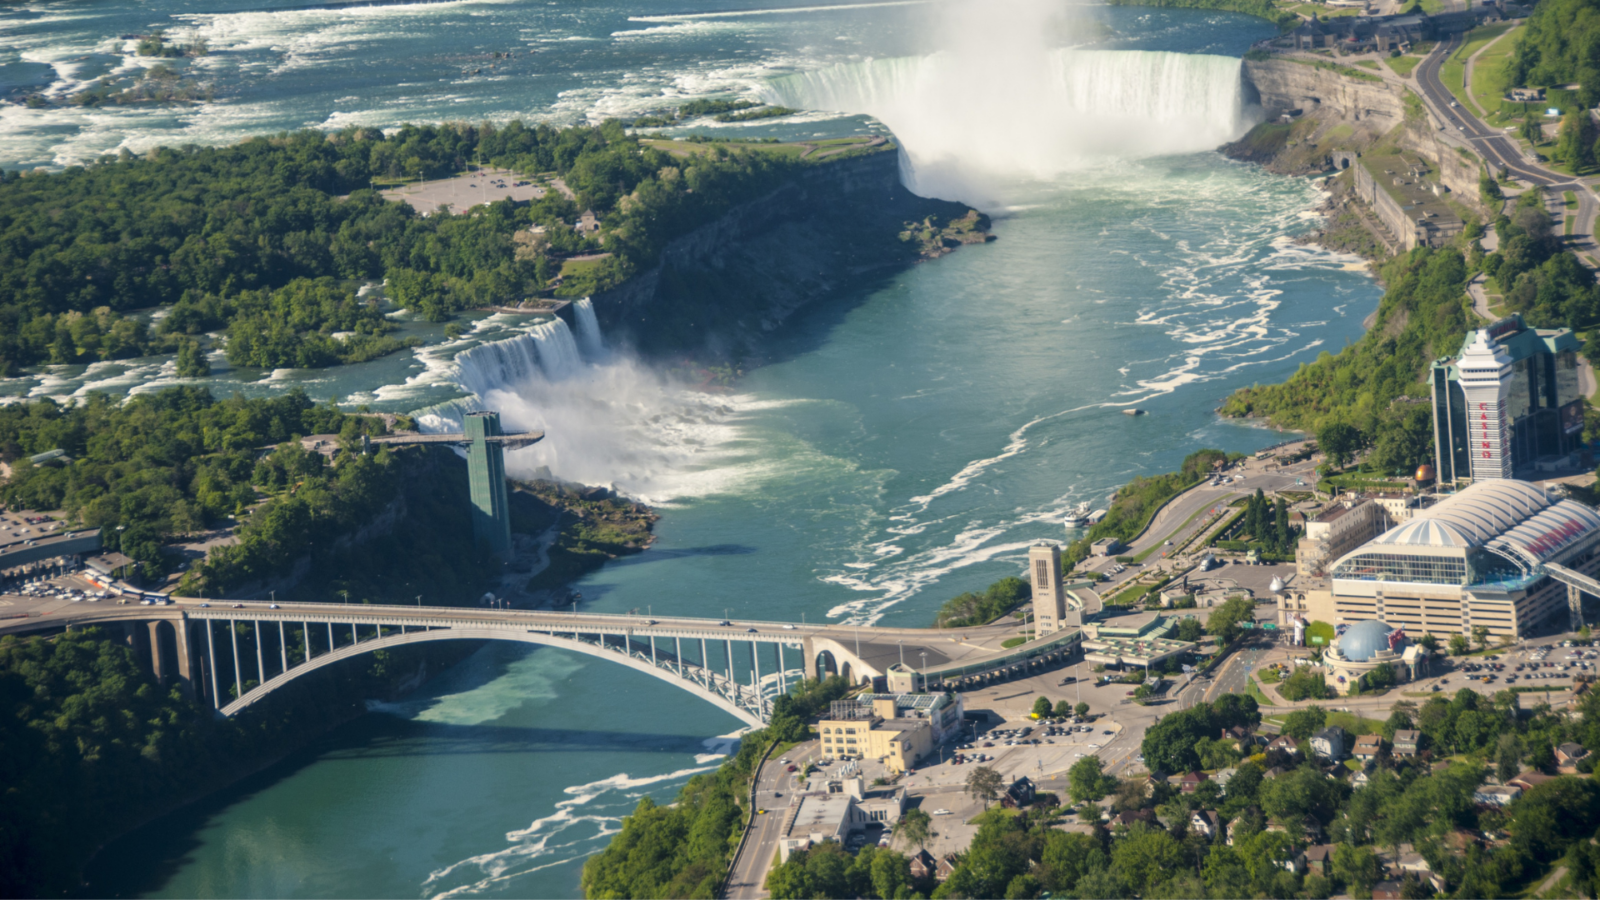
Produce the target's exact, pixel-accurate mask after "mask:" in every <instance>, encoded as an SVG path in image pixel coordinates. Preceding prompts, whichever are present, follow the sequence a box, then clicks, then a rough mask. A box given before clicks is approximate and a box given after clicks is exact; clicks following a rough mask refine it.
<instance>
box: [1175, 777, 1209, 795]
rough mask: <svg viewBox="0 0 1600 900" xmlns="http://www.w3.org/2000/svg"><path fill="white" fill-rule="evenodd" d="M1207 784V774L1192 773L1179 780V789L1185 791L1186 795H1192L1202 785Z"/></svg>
mask: <svg viewBox="0 0 1600 900" xmlns="http://www.w3.org/2000/svg"><path fill="white" fill-rule="evenodd" d="M1205 782H1206V773H1204V772H1190V773H1189V774H1187V775H1185V776H1183V777H1182V778H1180V779H1178V789H1179V790H1181V791H1183V792H1184V793H1185V794H1192V793H1194V792H1195V790H1196V789H1198V788H1199V787H1200V785H1202V784H1204V783H1205Z"/></svg>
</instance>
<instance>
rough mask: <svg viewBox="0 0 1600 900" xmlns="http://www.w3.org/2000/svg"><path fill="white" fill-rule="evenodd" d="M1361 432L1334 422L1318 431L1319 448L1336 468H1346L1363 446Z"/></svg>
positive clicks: (1342, 423) (1347, 425) (1344, 424)
mask: <svg viewBox="0 0 1600 900" xmlns="http://www.w3.org/2000/svg"><path fill="white" fill-rule="evenodd" d="M1362 443H1363V442H1362V438H1361V432H1359V431H1357V430H1356V429H1355V428H1354V427H1353V426H1351V425H1349V424H1346V423H1344V422H1339V421H1332V422H1329V423H1327V424H1326V425H1323V426H1322V427H1321V428H1319V429H1317V446H1318V447H1319V448H1320V449H1321V450H1322V452H1323V453H1324V454H1325V455H1326V456H1327V457H1328V462H1330V463H1332V464H1333V465H1334V467H1335V468H1340V469H1342V468H1344V466H1345V464H1346V463H1348V462H1349V461H1350V460H1351V459H1353V458H1355V455H1356V453H1357V451H1359V450H1360V449H1361V446H1362Z"/></svg>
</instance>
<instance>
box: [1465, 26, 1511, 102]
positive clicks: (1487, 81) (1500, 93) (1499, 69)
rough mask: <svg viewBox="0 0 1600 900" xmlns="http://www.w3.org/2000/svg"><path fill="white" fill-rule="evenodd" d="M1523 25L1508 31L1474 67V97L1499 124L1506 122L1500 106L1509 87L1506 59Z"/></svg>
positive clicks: (1509, 56)
mask: <svg viewBox="0 0 1600 900" xmlns="http://www.w3.org/2000/svg"><path fill="white" fill-rule="evenodd" d="M1521 27H1522V26H1520V25H1519V26H1517V28H1513V29H1512V30H1511V31H1508V32H1506V34H1505V36H1503V37H1502V38H1500V40H1498V41H1496V42H1495V43H1494V46H1492V47H1490V48H1489V49H1488V50H1485V51H1484V53H1483V55H1482V56H1480V57H1478V62H1477V64H1476V65H1474V66H1473V67H1472V74H1473V78H1472V99H1474V100H1476V101H1477V103H1478V105H1479V106H1481V107H1483V109H1484V112H1485V113H1487V114H1488V115H1489V117H1490V118H1491V119H1493V120H1494V124H1497V125H1501V124H1505V123H1504V122H1503V121H1501V119H1502V115H1501V113H1502V110H1501V108H1500V103H1501V100H1502V98H1504V97H1505V93H1506V88H1507V87H1509V85H1507V84H1506V74H1505V67H1506V61H1507V60H1509V59H1510V58H1511V51H1512V50H1513V49H1514V48H1515V47H1516V44H1517V30H1518V29H1520V28H1521Z"/></svg>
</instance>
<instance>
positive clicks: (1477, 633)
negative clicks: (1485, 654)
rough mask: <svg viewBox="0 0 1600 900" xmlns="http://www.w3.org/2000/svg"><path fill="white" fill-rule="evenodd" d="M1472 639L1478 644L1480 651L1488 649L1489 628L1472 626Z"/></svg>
mask: <svg viewBox="0 0 1600 900" xmlns="http://www.w3.org/2000/svg"><path fill="white" fill-rule="evenodd" d="M1472 639H1473V640H1474V641H1477V642H1478V647H1479V648H1480V649H1483V648H1487V647H1488V646H1489V628H1488V626H1486V625H1474V626H1472Z"/></svg>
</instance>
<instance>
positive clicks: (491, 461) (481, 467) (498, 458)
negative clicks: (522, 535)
mask: <svg viewBox="0 0 1600 900" xmlns="http://www.w3.org/2000/svg"><path fill="white" fill-rule="evenodd" d="M466 426H467V427H466V436H467V438H468V439H469V440H470V441H471V442H472V443H471V444H470V445H469V446H468V447H467V479H468V482H469V483H470V485H471V487H472V535H473V537H475V538H477V539H478V540H480V541H483V542H484V543H486V544H488V545H489V549H490V550H492V551H494V554H495V555H496V556H498V557H500V558H501V559H509V558H510V557H511V507H510V505H509V500H508V499H507V496H506V459H505V452H504V450H503V449H502V448H501V445H500V442H499V441H490V440H487V438H491V437H499V436H500V435H501V434H502V432H501V431H500V414H499V413H492V412H475V413H468V414H467V418H466Z"/></svg>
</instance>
